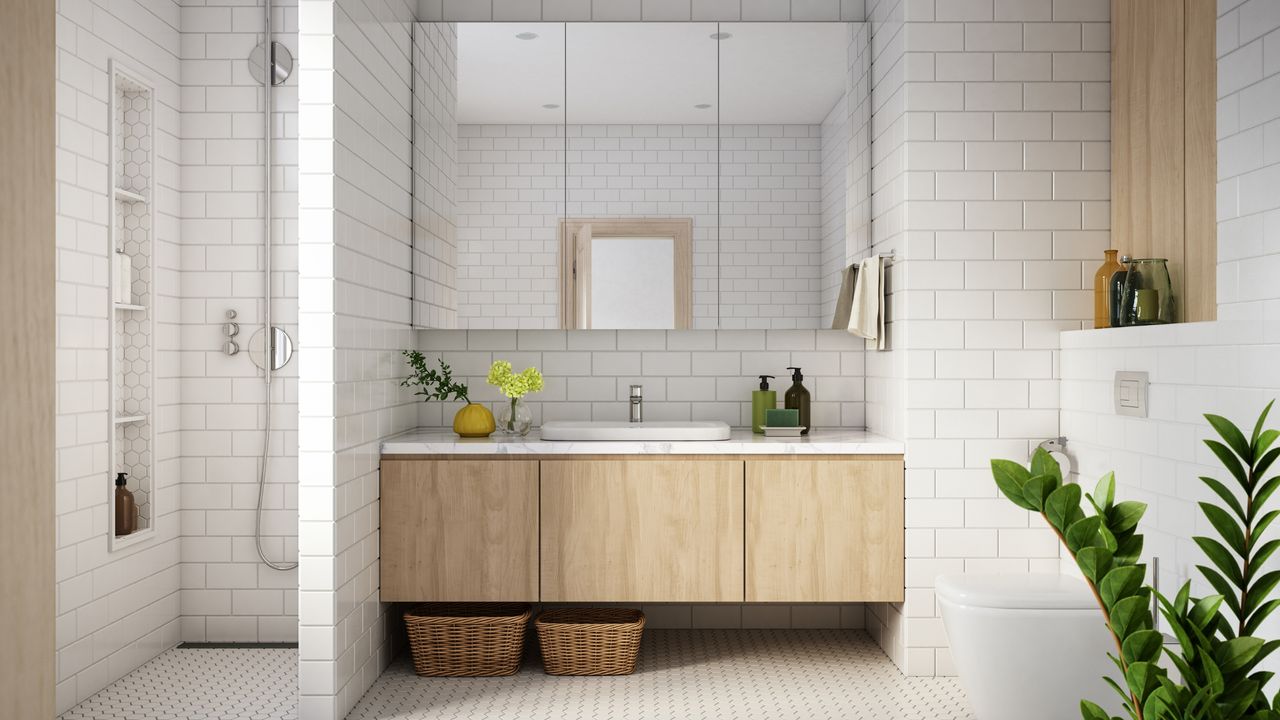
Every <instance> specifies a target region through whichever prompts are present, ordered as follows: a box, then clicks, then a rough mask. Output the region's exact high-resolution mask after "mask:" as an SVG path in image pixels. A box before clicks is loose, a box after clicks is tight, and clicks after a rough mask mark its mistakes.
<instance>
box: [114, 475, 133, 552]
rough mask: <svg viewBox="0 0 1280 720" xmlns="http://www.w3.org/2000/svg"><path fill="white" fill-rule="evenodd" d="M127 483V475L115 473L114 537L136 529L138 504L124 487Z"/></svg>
mask: <svg viewBox="0 0 1280 720" xmlns="http://www.w3.org/2000/svg"><path fill="white" fill-rule="evenodd" d="M128 482H129V479H128V473H116V537H119V536H121V535H128V534H130V533H132V532H133V531H134V530H137V529H138V504H137V503H135V502H134V501H133V493H131V492H129V488H127V487H125V484H126V483H128Z"/></svg>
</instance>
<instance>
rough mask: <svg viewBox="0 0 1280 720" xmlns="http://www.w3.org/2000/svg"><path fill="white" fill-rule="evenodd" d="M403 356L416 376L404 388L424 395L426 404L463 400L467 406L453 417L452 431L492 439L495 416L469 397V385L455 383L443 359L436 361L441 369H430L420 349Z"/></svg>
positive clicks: (468, 436) (463, 435)
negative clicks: (429, 402)
mask: <svg viewBox="0 0 1280 720" xmlns="http://www.w3.org/2000/svg"><path fill="white" fill-rule="evenodd" d="M404 356H405V358H406V362H407V363H408V364H409V367H410V368H412V370H413V374H411V375H410V376H409V377H407V378H405V379H404V381H403V382H401V383H400V385H401V386H403V387H416V388H417V390H416V391H414V393H413V394H414V395H422V396H423V397H424V398H425V399H424V400H423V402H427V401H431V400H463V401H466V403H467V404H466V406H465V407H463V408H462V409H460V410H458V412H457V413H455V414H454V416H453V431H454V432H456V433H457V434H458V435H459V436H461V437H464V438H478V437H489V435H491V434H492V433H493V431H494V428H495V423H494V420H493V413H491V412H489V408H487V407H485V406H484V405H481V404H480V403H475V402H471V398H469V397H467V386H466V383H460V382H455V381H454V379H453V371H452V370H451V369H450V368H449V365H448V363H446V362H445V361H444V358H437V359H436V362H438V363H439V364H440V369H439V371H437V370H436V369H435V368H430V367H427V359H426V357H425V356H423V354H422V353H420V352H418V351H417V350H405V351H404Z"/></svg>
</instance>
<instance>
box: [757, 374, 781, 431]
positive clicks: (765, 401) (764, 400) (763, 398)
mask: <svg viewBox="0 0 1280 720" xmlns="http://www.w3.org/2000/svg"><path fill="white" fill-rule="evenodd" d="M772 379H773V376H772V375H761V376H760V389H759V390H755V391H752V393H751V432H753V433H755V434H757V435H763V434H764V411H765V410H772V409H774V408H776V407H778V393H777V392H775V391H773V390H770V389H769V381H770V380H772Z"/></svg>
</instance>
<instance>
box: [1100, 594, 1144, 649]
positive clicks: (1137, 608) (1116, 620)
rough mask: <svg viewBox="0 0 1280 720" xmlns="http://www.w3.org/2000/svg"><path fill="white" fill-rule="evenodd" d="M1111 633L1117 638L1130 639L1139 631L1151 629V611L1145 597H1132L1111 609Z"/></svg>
mask: <svg viewBox="0 0 1280 720" xmlns="http://www.w3.org/2000/svg"><path fill="white" fill-rule="evenodd" d="M1110 623H1111V631H1112V632H1114V633H1115V634H1116V636H1117V637H1119V638H1121V639H1122V640H1123V639H1124V638H1127V637H1129V636H1130V635H1132V634H1133V633H1136V632H1138V631H1139V630H1150V629H1151V609H1150V608H1149V607H1147V598H1146V596H1144V595H1132V596H1130V597H1127V598H1125V599H1123V600H1120V601H1119V602H1117V603H1116V604H1115V606H1114V607H1112V608H1111V614H1110Z"/></svg>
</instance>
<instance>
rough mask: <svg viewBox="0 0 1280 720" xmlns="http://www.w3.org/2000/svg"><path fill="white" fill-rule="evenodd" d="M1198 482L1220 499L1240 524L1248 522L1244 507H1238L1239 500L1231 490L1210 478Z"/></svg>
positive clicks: (1202, 478) (1203, 478)
mask: <svg viewBox="0 0 1280 720" xmlns="http://www.w3.org/2000/svg"><path fill="white" fill-rule="evenodd" d="M1200 481H1201V482H1203V483H1204V484H1205V485H1208V486H1209V489H1210V490H1212V491H1213V492H1214V493H1215V494H1217V496H1218V497H1220V498H1222V502H1224V503H1226V504H1227V507H1229V508H1231V511H1232V512H1234V513H1235V514H1236V515H1237V516H1238V517H1239V518H1240V520H1241V521H1242V522H1248V521H1249V517H1248V515H1246V514H1245V510H1244V507H1243V506H1241V505H1240V500H1239V499H1238V498H1237V497H1236V494H1235V493H1233V492H1231V488H1229V487H1227V486H1226V485H1223V484H1222V483H1221V482H1219V481H1217V480H1215V479H1213V478H1211V477H1201V478H1200Z"/></svg>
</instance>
